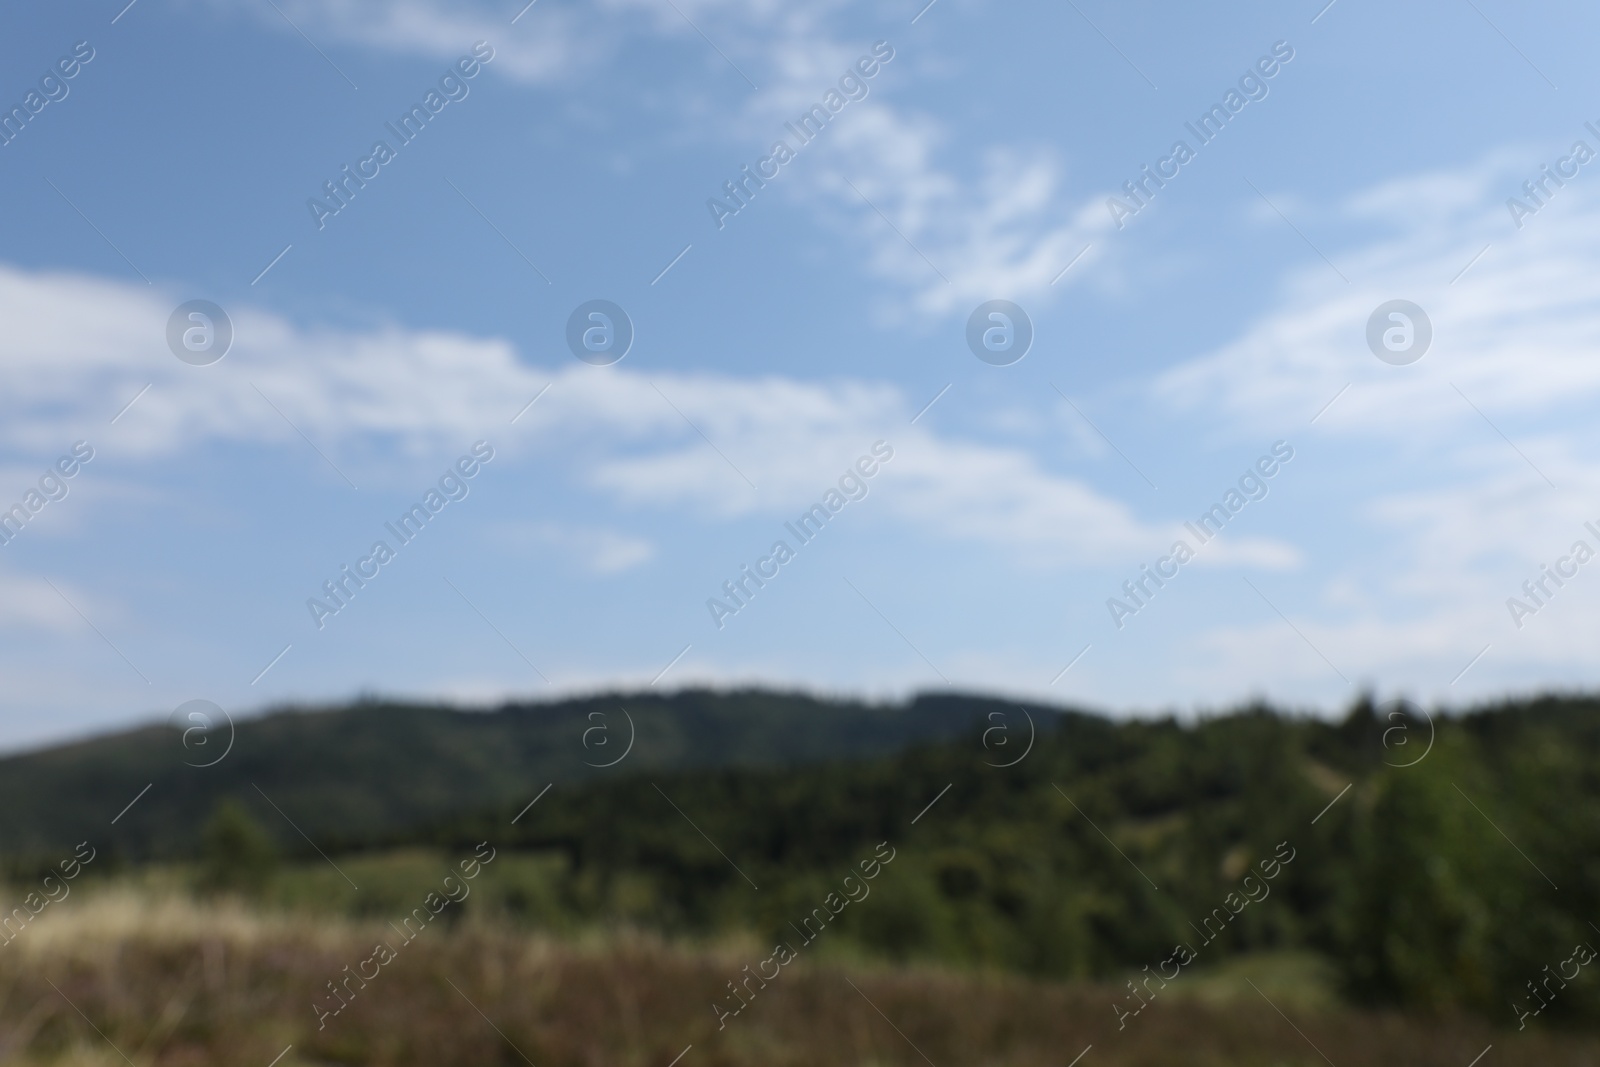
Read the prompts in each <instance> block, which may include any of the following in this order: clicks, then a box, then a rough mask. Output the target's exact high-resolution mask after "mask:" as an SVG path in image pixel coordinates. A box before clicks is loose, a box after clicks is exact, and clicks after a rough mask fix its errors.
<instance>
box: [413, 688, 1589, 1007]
mask: <svg viewBox="0 0 1600 1067" xmlns="http://www.w3.org/2000/svg"><path fill="white" fill-rule="evenodd" d="M1597 711H1600V707H1597V706H1596V704H1595V703H1594V702H1593V701H1590V700H1587V699H1545V700H1538V701H1534V702H1530V703H1518V704H1507V705H1504V706H1499V707H1494V708H1488V709H1483V710H1479V711H1476V712H1474V713H1471V714H1468V715H1465V716H1460V717H1454V718H1436V721H1435V722H1434V723H1432V724H1430V723H1429V722H1428V721H1426V719H1425V718H1423V717H1418V716H1407V715H1403V714H1399V713H1396V712H1393V711H1391V710H1389V709H1380V708H1375V707H1374V706H1373V705H1372V704H1371V703H1370V702H1366V701H1363V702H1362V703H1360V704H1358V705H1357V706H1356V707H1355V708H1354V709H1353V710H1352V711H1351V712H1350V713H1349V714H1348V716H1347V717H1346V718H1344V720H1343V721H1341V722H1337V723H1328V722H1323V721H1317V720H1307V719H1297V718H1290V717H1286V716H1282V715H1278V714H1274V713H1272V712H1270V711H1268V710H1266V709H1263V708H1255V709H1250V710H1247V711H1244V712H1242V713H1238V714H1233V715H1229V716H1226V717H1220V718H1212V719H1207V720H1203V721H1200V722H1197V723H1190V724H1182V723H1179V722H1175V721H1156V722H1151V721H1134V722H1123V723H1114V722H1112V721H1109V720H1106V719H1102V718H1098V717H1094V716H1088V715H1078V714H1063V715H1059V716H1054V715H1052V716H1048V717H1045V718H1039V717H1038V716H1036V719H1038V722H1039V727H1040V729H1039V732H1038V736H1037V739H1036V740H1035V742H1034V745H1033V748H1032V750H1031V752H1029V753H1028V755H1027V756H1026V757H1025V758H1023V759H1021V761H1020V762H1017V763H1016V764H1015V765H1014V766H1010V767H1001V766H994V764H999V763H1005V762H1009V761H1010V760H1012V759H1015V758H1016V756H1017V755H1018V754H1020V752H1021V751H1022V745H1023V743H1024V741H1025V740H1026V738H1025V736H1024V735H1025V729H1026V728H1025V726H1024V724H1023V722H1022V719H1021V717H1020V716H1018V715H1016V714H1015V713H1013V715H1012V716H1011V718H1010V721H1009V723H1008V725H1007V729H1008V730H1009V732H1010V734H1011V736H1010V737H1009V738H1008V739H1007V740H1008V744H1009V745H1010V748H1009V750H1006V749H1004V748H1002V747H1001V746H998V745H995V744H994V743H993V742H994V741H995V737H994V736H992V735H989V736H986V735H984V734H982V733H981V732H979V731H977V730H975V731H974V733H973V735H972V736H970V737H969V738H967V739H965V740H964V741H957V742H949V743H938V744H929V745H923V746H919V747H916V748H913V749H911V750H908V751H906V752H903V753H900V754H898V755H895V756H891V757H888V758H882V759H878V760H873V761H868V762H860V763H849V764H829V765H823V766H813V767H803V768H792V769H786V770H782V771H750V770H745V771H737V770H717V771H701V772H695V773H682V774H655V775H646V776H637V777H634V776H630V777H623V778H619V779H618V780H615V781H611V782H606V783H591V784H587V785H584V786H581V787H576V788H567V789H553V790H552V791H551V792H550V793H549V794H548V795H547V796H545V797H544V798H543V799H542V800H540V802H539V803H538V805H536V806H535V807H534V808H532V809H531V810H529V811H528V812H527V813H526V814H524V815H523V816H522V817H521V818H520V819H519V820H518V822H517V824H516V825H515V826H514V827H513V826H512V825H510V819H511V817H512V816H513V815H515V814H516V812H515V811H514V810H513V809H498V808H497V809H495V810H493V811H484V812H480V813H478V814H477V815H474V816H471V817H467V818H460V819H452V820H447V821H444V822H442V823H440V824H438V825H436V826H434V827H432V828H430V829H429V830H428V831H427V832H426V833H425V834H424V835H423V840H425V841H427V842H429V843H432V844H434V845H438V846H443V847H450V848H461V847H466V846H467V845H468V844H469V843H471V842H476V841H479V840H484V839H489V840H493V841H496V842H497V843H501V845H502V847H503V848H506V849H507V850H509V851H511V852H513V853H518V854H521V855H523V856H525V857H527V858H528V859H529V860H530V863H529V864H527V865H525V866H523V867H521V868H515V869H517V870H520V871H522V872H523V874H522V875H521V876H520V878H521V881H520V882H518V881H517V880H516V879H515V878H513V879H512V880H511V883H515V884H511V883H507V884H503V885H502V886H501V887H500V888H499V890H497V892H499V893H500V894H501V896H500V897H499V899H498V904H499V906H501V907H503V908H504V909H505V910H508V911H510V912H512V913H514V914H519V915H521V916H522V918H523V919H524V920H525V921H527V922H528V923H530V924H534V925H538V926H544V927H551V928H557V929H567V928H572V927H575V926H583V925H587V924H602V923H603V924H617V923H628V924H633V925H637V926H643V927H647V928H651V929H655V930H660V931H664V932H668V933H674V934H680V933H681V934H692V935H700V934H711V933H716V932H724V931H728V930H734V929H745V930H751V931H755V932H758V933H759V934H760V935H761V936H762V937H764V938H768V937H770V938H789V939H791V940H792V939H793V937H794V936H795V934H796V933H797V930H796V927H795V926H794V925H792V924H798V923H799V922H800V921H801V919H802V918H803V917H805V916H807V915H812V914H814V913H815V912H816V909H817V908H819V907H826V906H827V905H826V904H825V901H826V900H827V897H828V894H829V893H830V892H834V891H835V890H836V889H837V886H838V882H839V879H840V877H841V876H843V875H845V874H848V873H850V869H851V866H852V865H853V864H854V863H855V862H856V861H857V860H858V859H859V858H860V857H861V856H862V855H866V854H870V853H871V851H872V849H873V848H874V847H875V846H877V845H878V844H879V843H880V842H888V843H889V845H890V847H892V848H894V849H895V850H897V857H896V859H895V861H894V863H893V865H892V868H891V869H890V870H889V871H887V872H886V873H885V875H884V876H883V877H880V878H878V879H877V880H876V881H875V882H874V883H873V885H872V887H871V892H870V896H869V897H867V898H866V899H864V900H862V901H860V902H858V903H853V904H852V905H851V906H850V907H848V908H847V909H846V908H842V907H841V908H840V909H839V910H840V914H839V915H838V916H837V918H835V919H834V920H833V922H832V923H831V925H830V926H829V928H828V931H827V933H826V934H825V935H823V937H822V938H819V940H818V945H819V947H822V946H831V947H830V948H829V951H846V952H852V951H853V952H860V953H865V954H870V955H876V956H882V957H889V958H893V959H900V960H904V959H928V960H937V961H941V962H944V963H948V964H956V965H968V966H976V967H994V968H1004V969H1010V970H1016V971H1022V972H1027V973H1030V974H1035V975H1044V976H1052V977H1059V978H1090V977H1093V978H1115V979H1117V980H1119V981H1120V980H1121V979H1122V978H1123V977H1125V973H1124V972H1134V974H1135V975H1136V974H1138V973H1143V972H1142V968H1144V967H1145V966H1146V965H1149V967H1150V969H1151V971H1155V970H1157V968H1158V965H1159V964H1161V963H1162V962H1163V961H1167V960H1169V959H1171V958H1172V957H1173V954H1174V947H1175V945H1178V944H1183V945H1185V946H1186V947H1187V948H1188V950H1189V952H1190V954H1192V956H1193V957H1194V958H1193V959H1192V960H1190V961H1188V962H1189V963H1191V964H1192V965H1196V966H1202V967H1204V966H1208V965H1211V964H1214V963H1216V962H1218V961H1220V960H1222V959H1224V958H1226V957H1229V956H1233V955H1236V954H1239V953H1245V952H1256V951H1271V950H1284V949H1299V950H1312V951H1316V952H1319V953H1322V954H1324V955H1325V956H1326V957H1327V958H1328V959H1330V960H1331V961H1333V963H1334V964H1335V965H1336V967H1337V968H1338V971H1339V974H1340V975H1341V977H1342V980H1343V984H1344V992H1345V993H1346V995H1347V996H1348V997H1349V998H1351V999H1352V1000H1354V1001H1358V1002H1365V1003H1372V1004H1379V1005H1385V1004H1386V1005H1392V1006H1395V1007H1405V1008H1422V1009H1441V1010H1442V1009H1447V1008H1465V1009H1469V1010H1473V1011H1477V1012H1481V1013H1484V1014H1487V1015H1488V1016H1490V1017H1491V1018H1497V1019H1500V1020H1502V1021H1506V1022H1514V1021H1515V1013H1516V1012H1517V1011H1520V1010H1529V1011H1532V1010H1534V1009H1540V1010H1542V1012H1543V1015H1542V1018H1543V1019H1545V1020H1546V1021H1548V1020H1550V1019H1559V1018H1566V1019H1574V1018H1588V1019H1596V1018H1600V976H1590V975H1587V974H1584V975H1581V976H1579V977H1578V978H1575V979H1571V980H1570V981H1566V980H1562V979H1559V978H1558V979H1556V981H1555V982H1554V983H1552V982H1551V981H1550V977H1549V976H1550V975H1551V974H1552V973H1553V972H1558V971H1559V972H1563V973H1569V974H1570V972H1569V971H1568V969H1567V968H1565V967H1562V966H1561V965H1562V963H1563V961H1566V960H1568V959H1569V958H1570V957H1572V956H1573V953H1574V947H1575V946H1576V945H1578V944H1581V943H1587V944H1589V945H1600V930H1597V929H1596V928H1595V927H1594V926H1591V925H1590V923H1591V920H1594V919H1596V918H1597V917H1600V761H1597V756H1600V714H1597ZM985 729H988V730H990V731H991V732H992V730H993V729H995V726H994V725H993V724H992V723H991V725H989V726H987V727H985ZM986 740H987V741H988V742H990V743H989V744H988V745H987V746H986V745H985V743H984V742H985V741H986ZM947 786H948V790H946V787H947ZM1346 786H1348V787H1349V788H1348V790H1346V788H1345V787H1346ZM935 798H937V800H936V802H935ZM930 802H932V807H931V808H928V809H927V810H926V812H925V813H923V814H920V815H919V813H922V812H923V809H924V808H925V807H927V805H929V804H930ZM913 819H915V820H916V822H915V824H913ZM407 840H408V841H411V842H415V841H416V838H415V837H411V838H408V839H407ZM1286 857H1288V858H1287V859H1286ZM535 861H536V862H535ZM1268 864H1271V865H1272V866H1271V867H1268V866H1267V865H1268ZM1273 868H1276V869H1273ZM1266 870H1271V876H1270V877H1269V876H1267V875H1266V874H1265V873H1264V872H1265V871H1266ZM757 886H758V887H759V888H756V887H757ZM827 914H828V913H827V912H826V911H825V912H824V913H823V915H824V916H826V915H827ZM1547 965H1548V969H1547ZM1530 983H1531V984H1532V986H1533V987H1534V988H1532V989H1530V988H1529V985H1530ZM1535 991H1537V993H1538V999H1535V997H1534V993H1535ZM1544 1005H1547V1007H1542V1006H1544Z"/></svg>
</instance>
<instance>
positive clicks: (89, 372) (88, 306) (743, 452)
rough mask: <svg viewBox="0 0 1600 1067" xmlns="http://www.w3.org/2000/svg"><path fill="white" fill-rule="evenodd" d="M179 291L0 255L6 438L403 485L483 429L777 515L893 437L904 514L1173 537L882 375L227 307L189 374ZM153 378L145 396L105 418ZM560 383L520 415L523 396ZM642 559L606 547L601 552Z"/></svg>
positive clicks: (888, 495)
mask: <svg viewBox="0 0 1600 1067" xmlns="http://www.w3.org/2000/svg"><path fill="white" fill-rule="evenodd" d="M175 304H176V300H175V299H174V298H172V297H171V296H167V297H163V296H162V295H161V294H159V293H152V292H150V291H149V290H147V289H144V288H141V287H135V286H131V285H124V284H120V283H112V282H106V281H103V280H100V279H96V278H91V277H85V276H80V275H66V274H52V275H39V276H36V275H30V274H27V273H25V272H22V271H19V270H16V269H12V268H5V267H0V315H4V316H5V318H6V320H7V321H8V324H9V325H8V329H7V332H6V334H5V335H4V336H3V337H0V359H4V360H5V361H6V362H7V363H8V365H10V366H12V367H13V368H15V369H17V370H18V374H17V375H16V381H17V388H16V389H15V390H14V391H13V392H12V393H11V394H10V395H8V396H7V397H5V398H4V400H0V440H8V441H9V442H10V443H11V444H12V445H14V446H18V447H22V448H37V449H40V450H46V451H48V452H49V453H52V454H53V452H54V450H56V449H59V448H60V447H61V444H62V441H63V435H64V434H68V435H70V431H67V430H64V429H63V424H66V425H78V426H95V427H96V433H99V434H102V437H103V439H105V440H106V445H105V450H106V451H114V452H116V453H117V454H118V455H120V456H132V457H135V458H143V459H146V460H155V459H162V458H166V457H170V456H172V455H174V454H180V453H182V452H185V451H189V450H193V449H197V448H204V447H207V446H209V445H212V444H215V443H217V442H225V441H233V442H244V443H250V444H258V445H271V446H287V447H288V448H289V449H290V450H291V451H292V452H294V453H296V454H298V455H299V456H300V457H301V459H302V461H303V462H305V463H306V464H307V466H308V468H310V469H313V470H316V471H317V472H318V474H319V476H322V477H329V478H332V477H334V476H333V474H332V473H331V472H329V471H326V470H325V469H324V468H323V467H322V464H321V461H320V460H318V459H315V458H314V457H313V456H312V455H311V453H310V452H309V450H308V449H306V447H305V442H304V441H302V440H301V438H300V434H301V433H303V434H304V435H305V436H306V438H308V439H309V440H310V441H311V442H312V443H313V444H314V445H315V446H316V447H317V449H318V450H320V451H321V452H322V453H324V454H326V455H327V456H328V457H329V458H330V459H331V460H332V462H333V463H334V464H336V465H337V467H338V468H339V470H340V471H342V472H346V473H347V474H348V475H349V476H350V477H351V478H352V480H354V481H355V482H356V483H357V484H360V485H374V484H376V485H384V484H398V485H404V484H409V481H410V480H411V479H413V478H414V476H415V475H417V474H419V473H427V472H430V471H431V469H432V466H433V465H434V464H435V463H436V462H437V460H438V457H439V456H440V455H451V454H454V453H455V452H457V451H459V450H460V449H461V448H463V447H464V446H465V445H467V444H468V443H470V442H471V441H473V440H476V439H479V438H488V439H490V440H492V441H494V442H495V444H496V445H497V446H499V447H503V448H504V449H506V450H507V451H508V452H509V453H510V454H511V455H512V456H513V457H516V456H519V455H520V456H522V457H523V458H525V459H526V460H527V461H530V462H532V461H536V457H538V458H539V459H540V460H542V459H543V458H544V457H559V458H560V463H561V464H562V465H563V470H564V473H565V475H566V476H567V477H568V478H569V479H570V480H571V481H573V482H574V483H576V484H577V485H578V486H580V487H581V488H582V489H584V490H586V491H588V492H590V493H596V494H599V495H601V496H602V497H605V498H609V499H610V500H612V501H613V502H615V503H619V504H625V505H633V506H652V507H665V508H679V509H687V510H688V511H690V512H691V513H694V514H699V515H710V516H735V515H744V514H762V515H772V516H779V515H788V514H789V513H791V512H797V511H798V509H801V508H803V507H805V506H808V505H809V504H811V503H812V502H814V501H815V500H816V499H818V498H819V497H820V496H821V495H822V493H823V492H824V491H825V490H826V489H827V488H828V487H829V486H830V485H831V484H833V483H834V482H836V481H837V479H838V478H839V477H840V476H841V475H842V474H843V473H844V472H845V470H846V468H847V467H848V466H849V465H850V464H851V463H853V462H854V461H855V460H856V459H857V457H858V456H860V455H862V454H864V453H866V452H867V450H868V448H869V447H870V446H871V445H872V443H873V442H874V441H877V440H880V439H882V440H885V441H887V442H888V443H889V447H892V448H893V449H894V451H895V459H894V460H893V462H891V463H889V464H887V465H886V466H885V468H884V471H883V473H881V474H880V475H878V476H877V477H876V478H875V479H874V482H873V484H872V492H873V493H874V494H875V495H877V496H879V497H880V498H882V499H883V500H884V501H885V509H886V511H887V512H888V513H890V514H891V515H893V516H894V517H896V518H898V519H900V520H903V521H910V522H915V523H919V524H924V525H925V527H926V528H927V529H929V530H932V531H936V532H937V533H938V534H939V535H941V536H946V537H952V538H956V539H960V540H968V541H975V542H981V543H985V544H988V545H992V546H998V547H1004V548H1007V549H1014V550H1017V552H1018V558H1020V559H1025V560H1027V561H1030V562H1033V563H1036V564H1040V565H1066V564H1069V563H1072V562H1093V561H1101V560H1121V559H1126V558H1127V554H1128V553H1129V552H1134V551H1137V552H1145V551H1150V550H1154V549H1158V548H1165V547H1166V545H1167V543H1168V538H1167V536H1166V534H1165V532H1164V529H1165V524H1160V525H1153V524H1151V523H1148V522H1145V521H1143V520H1141V519H1139V518H1138V517H1137V516H1135V515H1134V514H1133V513H1132V511H1131V510H1130V509H1129V508H1128V507H1127V506H1126V505H1124V504H1123V503H1121V502H1120V501H1117V500H1115V499H1112V498H1110V497H1107V496H1105V495H1103V494H1101V493H1100V492H1098V491H1097V490H1095V489H1093V488H1091V487H1090V486H1088V485H1087V484H1085V483H1083V482H1082V481H1080V480H1078V479H1076V478H1074V477H1071V476H1069V475H1066V474H1063V473H1060V472H1057V471H1053V470H1050V469H1048V468H1046V467H1045V466H1044V465H1043V464H1042V463H1041V462H1040V461H1039V460H1038V459H1036V458H1035V457H1034V456H1033V455H1032V454H1030V453H1029V452H1028V451H1027V450H1026V449H1024V448H1020V447H1014V446H1008V445H999V444H990V443H985V442H981V441H974V440H964V439H956V438H950V437H944V436H941V435H939V434H938V433H936V432H935V431H934V430H933V429H932V428H931V426H930V425H929V424H923V425H921V426H913V425H911V424H910V416H911V414H912V413H913V408H912V406H911V404H910V402H909V401H908V400H907V398H906V397H905V396H904V395H902V394H901V392H900V390H899V389H897V388H895V387H893V386H890V385H888V384H885V383H881V382H860V381H832V382H802V381H796V380H793V379H788V378H780V377H776V376H768V377H763V378H754V379H751V378H736V377H730V376H725V375H713V374H661V375H656V376H653V377H649V378H647V377H645V376H643V375H641V374H638V373H635V372H632V371H629V370H627V369H625V368H624V367H622V366H617V367H611V368H595V367H590V366H587V365H584V364H580V363H577V362H576V361H573V362H571V363H569V364H568V365H567V366H565V367H564V368H562V369H555V370H550V369H545V368H540V367H534V366H530V365H528V364H526V363H524V362H523V361H522V360H521V359H520V358H519V356H518V353H517V352H516V351H515V350H514V348H513V347H512V346H511V345H510V344H509V343H507V342H505V341H501V340H495V339H485V338H477V337H470V336H465V335H461V334H456V333H445V332H440V331H422V332H412V331H405V330H401V329H399V328H394V327H387V328H380V329H377V330H373V331H369V332H349V331H335V330H324V329H309V330H302V329H299V328H297V327H295V326H292V325H291V324H289V323H287V322H286V321H284V320H283V319H280V318H278V317H277V316H274V315H271V314H268V313H265V312H262V311H259V310H257V309H254V308H235V309H234V314H233V318H234V322H235V327H236V330H235V332H236V340H235V342H234V349H233V351H231V352H230V353H229V354H228V355H227V357H226V358H225V359H223V360H222V361H221V362H219V363H216V364H213V365H212V366H209V367H193V366H189V365H187V364H184V363H182V362H180V361H179V360H177V359H176V358H174V357H173V356H172V355H171V354H170V353H169V352H167V351H166V349H165V342H164V329H165V320H166V316H167V314H169V313H170V308H171V307H173V306H174V305H175ZM35 370H37V371H39V372H40V373H37V374H35V373H32V372H33V371H35ZM146 383H153V384H152V385H151V388H150V390H149V392H148V394H147V395H145V396H144V397H142V398H141V399H140V400H139V401H138V403H137V404H135V405H134V406H133V407H132V408H131V409H130V410H129V411H128V412H127V413H126V414H125V415H123V416H122V417H121V418H120V420H119V421H118V423H117V425H116V427H114V428H106V427H105V425H104V424H105V422H106V420H107V419H108V417H109V415H110V414H113V413H115V412H116V411H117V410H119V409H120V408H121V407H122V406H123V405H125V404H126V403H127V400H128V398H131V397H133V396H134V395H135V394H136V393H137V392H138V391H139V390H140V389H141V388H142V387H143V386H144V385H145V384H146ZM547 385H548V386H549V387H550V388H549V391H548V394H547V395H545V396H544V397H542V398H541V399H540V400H539V402H538V404H537V405H536V406H534V407H533V408H531V409H529V410H528V411H527V413H526V414H524V415H522V416H521V417H520V418H519V419H518V422H517V423H516V425H515V426H512V425H509V420H510V418H511V416H512V415H515V414H516V413H517V411H518V410H520V409H521V408H522V407H523V406H524V404H525V403H526V401H525V400H524V399H523V398H529V399H531V398H532V397H534V396H535V395H536V394H538V393H539V392H540V391H541V390H542V389H544V388H545V387H546V386H547ZM102 431H103V432H102ZM702 434H704V435H705V436H704V437H703V438H702V436H701V435H702ZM708 442H709V443H708ZM397 461H398V462H397ZM401 468H404V469H401ZM746 478H748V479H749V482H747V481H746V480H745V479H746ZM751 483H754V485H755V486H757V487H759V488H752V485H751ZM1258 547H1259V546H1258ZM1236 550H1237V551H1239V552H1241V553H1243V554H1242V555H1238V556H1236V557H1233V558H1234V559H1237V561H1239V562H1252V563H1257V564H1262V563H1265V564H1266V565H1274V563H1275V562H1281V559H1282V554H1283V552H1285V551H1288V550H1286V549H1283V548H1281V547H1276V548H1271V549H1269V550H1267V551H1266V555H1262V553H1261V552H1260V551H1255V552H1254V554H1252V551H1247V550H1246V549H1245V547H1244V546H1237V549H1236ZM638 552H639V548H638V546H630V545H626V544H617V545H613V546H612V548H611V549H610V550H609V554H608V555H607V556H606V560H607V564H606V565H608V566H613V567H616V566H621V565H622V563H623V561H625V560H628V559H630V558H634V557H637V556H638ZM1274 554H1276V555H1275V556H1274ZM1219 559H1220V557H1219Z"/></svg>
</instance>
